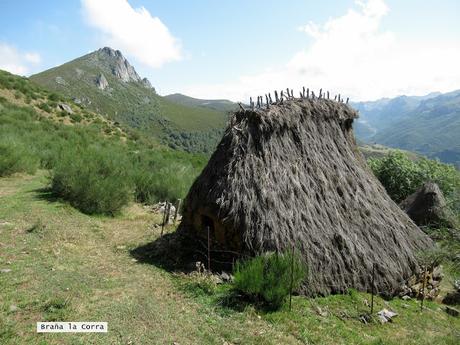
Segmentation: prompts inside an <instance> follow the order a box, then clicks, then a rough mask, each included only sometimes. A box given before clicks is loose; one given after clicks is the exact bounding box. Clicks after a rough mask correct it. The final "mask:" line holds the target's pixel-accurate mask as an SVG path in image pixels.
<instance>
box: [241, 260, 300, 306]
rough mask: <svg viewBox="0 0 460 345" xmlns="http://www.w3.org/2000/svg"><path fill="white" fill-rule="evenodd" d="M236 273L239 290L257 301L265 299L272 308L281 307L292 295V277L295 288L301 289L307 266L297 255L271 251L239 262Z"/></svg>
mask: <svg viewBox="0 0 460 345" xmlns="http://www.w3.org/2000/svg"><path fill="white" fill-rule="evenodd" d="M291 265H292V266H291ZM291 269H292V277H291ZM234 273H235V279H234V285H235V288H236V289H237V290H239V291H241V292H243V293H244V294H246V295H248V296H250V297H253V298H255V299H256V300H258V299H260V298H262V299H263V301H264V302H266V303H267V304H268V306H269V307H271V308H273V309H278V308H280V307H281V305H282V304H283V302H284V300H285V298H286V297H287V296H288V295H289V292H290V288H291V279H292V288H293V289H298V288H299V286H300V284H301V282H302V280H303V279H304V278H305V275H306V273H307V267H306V266H305V264H304V262H303V260H302V258H301V257H300V256H299V255H297V254H292V253H290V252H286V253H283V254H277V253H270V254H265V255H261V256H256V257H255V258H252V259H250V260H248V261H245V262H238V263H237V265H236V268H235V272H234Z"/></svg>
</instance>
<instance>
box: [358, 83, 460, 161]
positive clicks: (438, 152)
mask: <svg viewBox="0 0 460 345" xmlns="http://www.w3.org/2000/svg"><path fill="white" fill-rule="evenodd" d="M352 105H353V106H354V107H355V108H356V109H357V110H358V111H359V113H360V118H359V119H358V121H357V122H356V124H355V134H356V136H357V138H358V139H359V140H361V141H363V142H366V143H377V144H382V145H385V146H389V147H393V148H401V149H405V150H409V151H413V152H417V153H420V154H422V155H425V156H427V157H429V158H438V159H440V160H441V161H443V162H446V163H452V164H455V165H457V166H460V90H457V91H453V92H449V93H445V94H441V93H439V92H436V93H430V94H428V95H426V96H422V97H419V96H400V97H396V98H391V99H388V98H386V99H381V100H378V101H373V102H359V103H352Z"/></svg>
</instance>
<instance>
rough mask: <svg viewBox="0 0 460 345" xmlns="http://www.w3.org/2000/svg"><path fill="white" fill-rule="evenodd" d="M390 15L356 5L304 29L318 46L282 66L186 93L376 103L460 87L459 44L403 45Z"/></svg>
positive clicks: (377, 3) (376, 2)
mask: <svg viewBox="0 0 460 345" xmlns="http://www.w3.org/2000/svg"><path fill="white" fill-rule="evenodd" d="M388 12H389V8H388V7H387V6H386V4H385V2H384V1H383V0H369V1H356V6H355V7H354V8H352V9H349V10H348V11H347V12H346V13H345V14H344V15H343V16H341V17H337V18H332V19H329V20H328V21H326V22H325V23H323V24H316V23H313V22H310V23H308V24H307V25H305V26H302V27H300V28H299V30H300V31H302V32H305V33H306V34H307V35H309V36H310V37H311V38H312V39H313V42H312V44H311V45H310V46H309V47H306V48H305V49H303V50H301V51H299V52H297V53H296V54H295V55H294V56H292V57H291V59H290V60H289V61H287V62H286V63H285V65H284V66H283V67H282V68H278V69H272V70H269V71H265V72H262V73H259V74H255V75H247V76H240V77H239V78H238V80H236V81H234V82H231V83H222V84H218V85H206V84H201V85H193V86H191V87H189V88H188V89H186V90H184V93H187V94H190V95H192V96H194V97H202V98H210V97H213V98H222V97H225V98H230V99H233V100H243V101H247V100H248V98H249V96H253V97H254V96H256V95H261V94H264V93H266V92H268V91H270V90H274V89H278V90H279V89H282V88H286V87H290V88H295V89H300V88H301V87H302V86H303V85H305V86H306V87H310V88H313V89H316V90H318V89H319V88H323V89H328V90H330V91H331V92H333V93H338V92H340V93H341V94H342V95H345V96H350V98H351V99H352V100H370V99H376V98H380V97H392V96H396V95H400V94H424V93H428V92H431V91H441V92H445V91H450V90H453V89H456V88H457V89H458V88H460V69H458V68H457V65H458V61H460V44H459V42H443V41H442V40H438V41H433V40H431V41H427V40H423V38H422V39H421V40H420V41H419V42H415V41H411V42H406V41H403V40H401V39H400V38H399V37H398V35H397V34H396V33H394V32H390V31H385V30H382V28H381V26H382V25H381V22H382V18H384V17H385V15H386V14H387V13H388Z"/></svg>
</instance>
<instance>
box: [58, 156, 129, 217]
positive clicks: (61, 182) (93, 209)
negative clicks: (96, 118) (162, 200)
mask: <svg viewBox="0 0 460 345" xmlns="http://www.w3.org/2000/svg"><path fill="white" fill-rule="evenodd" d="M128 166H129V162H127V160H126V158H125V157H124V156H123V155H121V154H120V153H119V152H117V151H115V150H113V149H110V148H107V147H104V148H102V147H88V148H85V149H80V150H67V151H65V152H63V153H62V154H61V156H60V157H59V160H58V162H57V163H56V164H55V166H54V170H53V172H52V176H51V189H52V191H53V193H54V194H56V195H57V196H59V197H62V198H63V199H65V200H67V201H69V202H70V204H71V205H72V206H74V207H75V208H78V209H79V210H81V211H82V212H84V213H88V214H94V213H98V214H108V215H114V214H115V213H117V212H118V211H120V209H121V208H122V207H123V206H125V205H126V204H127V203H128V202H129V200H130V197H131V194H132V183H131V179H130V177H129V174H128V171H129V170H128V168H127V167H128Z"/></svg>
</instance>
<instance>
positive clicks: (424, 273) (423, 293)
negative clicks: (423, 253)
mask: <svg viewBox="0 0 460 345" xmlns="http://www.w3.org/2000/svg"><path fill="white" fill-rule="evenodd" d="M425 283H426V266H425V267H424V268H423V282H422V301H421V302H420V312H422V311H423V301H424V300H425Z"/></svg>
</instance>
